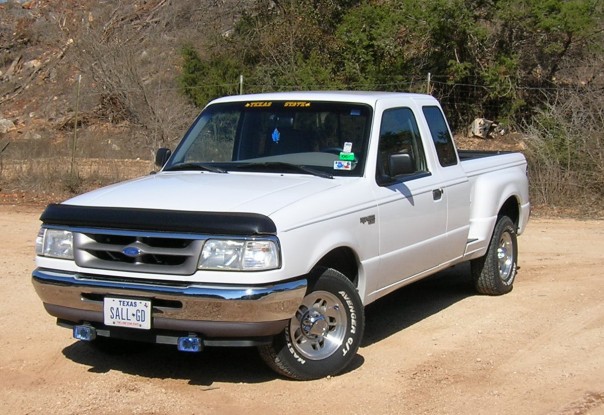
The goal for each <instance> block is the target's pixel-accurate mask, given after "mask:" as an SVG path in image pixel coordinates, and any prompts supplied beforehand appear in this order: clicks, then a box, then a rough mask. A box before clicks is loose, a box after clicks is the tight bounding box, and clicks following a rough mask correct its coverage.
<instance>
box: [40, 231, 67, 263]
mask: <svg viewBox="0 0 604 415" xmlns="http://www.w3.org/2000/svg"><path fill="white" fill-rule="evenodd" d="M36 254H37V255H40V256H47V257H52V258H61V259H73V233H71V232H69V231H63V230H60V229H46V228H42V229H40V232H38V236H37V238H36Z"/></svg>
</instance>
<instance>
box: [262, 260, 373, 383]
mask: <svg viewBox="0 0 604 415" xmlns="http://www.w3.org/2000/svg"><path fill="white" fill-rule="evenodd" d="M317 277H318V278H317ZM315 278H316V283H314V284H313V285H312V287H311V289H310V290H309V292H308V294H307V295H306V296H305V297H304V299H303V301H302V304H301V305H300V307H299V308H298V311H297V312H296V315H295V316H294V317H292V319H291V320H290V322H289V324H288V326H287V327H286V328H285V330H284V331H283V333H281V334H280V335H277V336H275V338H274V339H273V342H272V343H271V344H269V345H264V346H260V347H259V350H260V355H261V356H262V358H263V359H264V361H265V362H266V363H267V364H268V365H269V366H270V367H271V368H272V369H273V370H275V371H276V372H277V373H279V374H281V375H284V376H287V377H290V378H293V379H298V380H310V379H318V378H322V377H325V376H329V375H335V374H337V373H338V372H340V371H342V370H343V369H344V368H345V367H346V366H348V364H350V362H351V361H352V359H353V358H354V356H355V355H356V352H357V350H358V348H359V345H360V342H361V339H362V337H363V328H364V320H365V317H364V310H363V304H362V303H361V299H360V298H359V295H358V293H357V290H356V288H355V287H354V285H353V284H352V283H351V282H350V281H349V280H348V278H346V277H345V276H344V275H343V274H341V273H340V272H338V271H336V270H334V269H331V268H321V269H317V270H315V271H314V272H313V273H311V275H310V279H311V280H313V279H315Z"/></svg>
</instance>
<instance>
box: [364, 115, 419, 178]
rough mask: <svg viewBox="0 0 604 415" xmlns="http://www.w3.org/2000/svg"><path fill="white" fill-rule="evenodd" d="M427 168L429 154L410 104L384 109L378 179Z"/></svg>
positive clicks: (412, 174) (407, 175)
mask: <svg viewBox="0 0 604 415" xmlns="http://www.w3.org/2000/svg"><path fill="white" fill-rule="evenodd" d="M426 172H427V164H426V156H425V153H424V148H423V146H422V141H421V136H420V133H419V128H418V126H417V122H416V120H415V116H414V115H413V111H411V109H409V108H393V109H389V110H386V111H384V114H383V115H382V124H381V126H380V143H379V146H378V163H377V172H376V174H377V181H378V183H380V184H385V183H388V182H392V181H394V180H400V179H404V178H406V177H415V175H416V174H419V173H426Z"/></svg>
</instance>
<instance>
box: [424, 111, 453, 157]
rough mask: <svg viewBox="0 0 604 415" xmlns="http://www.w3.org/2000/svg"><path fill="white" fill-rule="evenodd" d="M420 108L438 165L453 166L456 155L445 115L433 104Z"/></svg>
mask: <svg viewBox="0 0 604 415" xmlns="http://www.w3.org/2000/svg"><path fill="white" fill-rule="evenodd" d="M422 110H423V112H424V116H425V117H426V121H427V122H428V128H430V133H431V134H432V141H433V142H434V147H435V148H436V154H437V155H438V161H439V162H440V165H441V166H443V167H447V166H455V165H456V164H457V155H456V153H455V146H454V145H453V138H452V137H451V133H450V132H449V128H448V127H447V122H446V121H445V116H444V115H443V113H442V111H441V110H440V108H438V107H435V106H429V107H423V108H422Z"/></svg>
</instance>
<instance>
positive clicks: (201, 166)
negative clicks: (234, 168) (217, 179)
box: [164, 163, 228, 173]
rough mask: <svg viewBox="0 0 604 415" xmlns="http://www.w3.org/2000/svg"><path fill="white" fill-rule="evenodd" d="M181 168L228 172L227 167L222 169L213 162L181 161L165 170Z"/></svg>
mask: <svg viewBox="0 0 604 415" xmlns="http://www.w3.org/2000/svg"><path fill="white" fill-rule="evenodd" d="M179 170H203V171H211V172H212V173H228V172H227V171H226V170H225V169H221V168H220V167H216V166H212V165H211V164H207V163H179V164H175V165H173V166H170V167H167V168H165V169H164V171H179Z"/></svg>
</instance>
